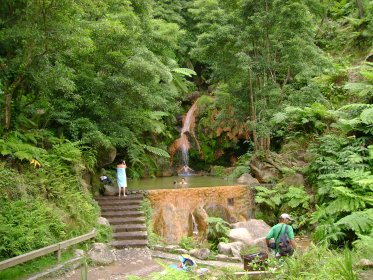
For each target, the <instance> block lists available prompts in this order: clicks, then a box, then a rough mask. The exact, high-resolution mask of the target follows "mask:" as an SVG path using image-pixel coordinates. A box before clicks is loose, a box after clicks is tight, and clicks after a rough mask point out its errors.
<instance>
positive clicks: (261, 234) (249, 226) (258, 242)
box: [232, 219, 271, 252]
mask: <svg viewBox="0 0 373 280" xmlns="http://www.w3.org/2000/svg"><path fill="white" fill-rule="evenodd" d="M232 228H233V229H235V230H239V229H245V230H247V232H248V233H249V235H247V238H249V237H250V238H251V239H249V241H248V242H245V244H247V245H250V246H255V247H258V249H259V250H260V251H261V252H268V248H267V243H266V241H265V237H266V235H267V233H268V232H269V231H270V230H271V227H270V226H269V225H267V224H266V223H265V222H264V221H263V220H256V219H250V220H248V221H246V222H239V223H235V224H232Z"/></svg>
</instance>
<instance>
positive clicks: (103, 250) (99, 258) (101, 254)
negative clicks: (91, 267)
mask: <svg viewBox="0 0 373 280" xmlns="http://www.w3.org/2000/svg"><path fill="white" fill-rule="evenodd" d="M88 256H89V257H90V258H91V260H92V261H93V262H94V263H95V264H99V265H108V264H111V263H112V262H114V260H115V256H114V254H113V253H112V252H111V251H110V250H109V248H108V246H107V245H105V244H103V243H94V244H93V247H92V249H91V250H89V252H88Z"/></svg>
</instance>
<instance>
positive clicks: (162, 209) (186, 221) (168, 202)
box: [147, 186, 255, 244]
mask: <svg viewBox="0 0 373 280" xmlns="http://www.w3.org/2000/svg"><path fill="white" fill-rule="evenodd" d="M147 197H148V198H149V200H150V202H151V204H152V208H153V209H154V214H153V228H154V231H155V233H157V234H158V235H160V236H161V237H162V238H163V239H164V241H165V242H167V243H168V244H170V243H178V242H179V241H180V239H181V237H183V236H192V235H193V229H195V227H194V224H193V217H194V221H195V224H196V225H197V229H198V235H199V237H200V238H202V239H203V238H205V237H206V231H207V223H206V218H207V216H208V214H210V215H214V216H216V214H218V216H221V217H222V218H224V219H225V220H226V221H227V222H229V223H234V222H240V221H246V220H247V219H249V218H251V217H252V216H253V209H254V205H255V204H254V200H253V199H254V194H253V191H252V190H251V189H250V188H249V187H246V186H223V187H207V188H190V189H189V188H182V189H167V190H150V191H148V194H147ZM212 213H214V214H212ZM192 215H193V217H192Z"/></svg>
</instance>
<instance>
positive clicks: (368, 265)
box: [356, 259, 373, 268]
mask: <svg viewBox="0 0 373 280" xmlns="http://www.w3.org/2000/svg"><path fill="white" fill-rule="evenodd" d="M356 265H357V266H360V267H365V268H372V267H373V261H371V260H368V259H361V260H360V261H358V263H357V264H356Z"/></svg>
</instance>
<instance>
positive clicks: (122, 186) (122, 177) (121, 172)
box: [117, 160, 127, 197]
mask: <svg viewBox="0 0 373 280" xmlns="http://www.w3.org/2000/svg"><path fill="white" fill-rule="evenodd" d="M126 168H127V165H126V162H125V161H124V160H121V161H120V163H119V164H118V165H117V183H118V188H119V195H118V196H119V197H120V194H121V192H122V190H123V197H126V196H127V195H126V187H127V176H126Z"/></svg>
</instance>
